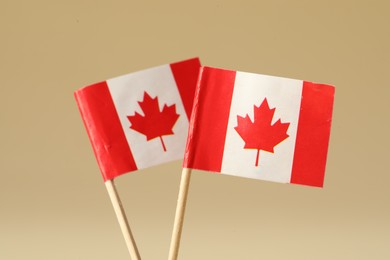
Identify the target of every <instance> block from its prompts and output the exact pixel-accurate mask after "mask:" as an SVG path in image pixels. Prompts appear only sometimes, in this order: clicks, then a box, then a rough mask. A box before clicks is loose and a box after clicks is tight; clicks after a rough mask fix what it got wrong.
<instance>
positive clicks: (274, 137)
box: [234, 98, 290, 166]
mask: <svg viewBox="0 0 390 260" xmlns="http://www.w3.org/2000/svg"><path fill="white" fill-rule="evenodd" d="M274 113H275V108H272V109H270V108H269V105H268V102H267V99H266V98H265V99H264V100H263V102H262V103H261V105H260V106H259V107H256V106H253V114H254V120H253V122H252V121H251V119H250V118H249V116H248V114H247V115H246V116H245V118H244V117H241V116H237V126H236V127H235V128H234V129H235V130H236V131H237V133H238V134H239V135H240V136H241V138H242V139H243V140H244V142H245V146H244V149H256V150H257V155H256V166H258V165H259V155H260V150H263V151H267V152H271V153H273V152H274V147H275V146H276V145H277V144H279V143H280V142H282V141H283V140H285V139H286V138H287V137H288V134H287V129H288V127H289V126H290V123H282V122H281V121H280V119H278V121H276V122H275V123H274V124H273V125H271V123H272V118H273V117H274Z"/></svg>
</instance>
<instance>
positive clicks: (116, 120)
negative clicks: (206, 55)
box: [75, 58, 200, 181]
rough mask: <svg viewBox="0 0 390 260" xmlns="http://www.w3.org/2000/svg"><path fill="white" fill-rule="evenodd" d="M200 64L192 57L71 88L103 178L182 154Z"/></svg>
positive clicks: (179, 157) (113, 176)
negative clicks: (80, 87) (77, 88)
mask: <svg viewBox="0 0 390 260" xmlns="http://www.w3.org/2000/svg"><path fill="white" fill-rule="evenodd" d="M199 69H200V62H199V59H198V58H194V59H190V60H186V61H181V62H177V63H172V64H167V65H163V66H159V67H155V68H150V69H146V70H143V71H139V72H135V73H130V74H127V75H123V76H120V77H117V78H113V79H109V80H106V81H103V82H100V83H97V84H93V85H91V86H88V87H84V88H82V89H80V90H77V91H76V92H75V98H76V101H77V104H78V106H79V109H80V113H81V116H82V118H83V121H84V124H85V127H86V129H87V132H88V135H89V138H90V140H91V143H92V146H93V149H94V152H95V156H96V159H97V161H98V164H99V167H100V170H101V172H102V174H103V178H104V180H105V181H106V180H111V179H114V178H115V177H117V176H119V175H122V174H124V173H127V172H131V171H135V170H138V169H142V168H147V167H150V166H154V165H157V164H161V163H165V162H169V161H173V160H179V159H182V158H183V154H184V148H185V142H186V137H187V132H188V125H189V119H190V115H191V109H192V105H193V100H194V93H195V87H196V81H197V77H198V73H199Z"/></svg>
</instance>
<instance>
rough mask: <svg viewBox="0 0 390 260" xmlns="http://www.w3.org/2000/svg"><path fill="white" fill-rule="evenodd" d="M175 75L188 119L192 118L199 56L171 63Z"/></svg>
mask: <svg viewBox="0 0 390 260" xmlns="http://www.w3.org/2000/svg"><path fill="white" fill-rule="evenodd" d="M170 66H171V70H172V73H173V77H174V78H175V81H176V85H177V88H178V89H179V93H180V97H181V100H182V102H183V105H184V109H185V111H186V114H187V118H188V120H190V118H191V111H192V105H193V103H194V94H195V88H196V82H197V80H198V73H199V69H200V61H199V59H198V58H194V59H190V60H186V61H181V62H176V63H172V64H170Z"/></svg>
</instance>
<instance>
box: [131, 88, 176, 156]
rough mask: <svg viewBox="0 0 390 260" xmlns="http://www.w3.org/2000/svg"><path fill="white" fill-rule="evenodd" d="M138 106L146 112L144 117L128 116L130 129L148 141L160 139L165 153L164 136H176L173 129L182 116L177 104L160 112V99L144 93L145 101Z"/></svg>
mask: <svg viewBox="0 0 390 260" xmlns="http://www.w3.org/2000/svg"><path fill="white" fill-rule="evenodd" d="M138 104H139V106H140V107H141V109H142V111H143V112H144V116H141V115H140V114H138V113H137V112H135V113H134V115H133V116H128V117H127V118H128V119H129V121H130V123H131V126H130V128H131V129H133V130H135V131H137V132H139V133H141V134H144V135H145V136H146V140H147V141H150V140H152V139H154V138H157V137H159V138H160V141H161V144H162V146H163V149H164V152H165V151H166V150H167V149H166V148H165V144H164V141H163V139H162V136H164V135H173V134H174V133H173V131H172V128H173V126H174V125H175V123H176V121H177V119H178V118H179V116H180V115H179V114H177V113H176V106H175V104H173V105H171V106H167V105H166V104H165V105H164V107H163V109H162V110H161V111H160V108H159V104H158V97H155V98H151V97H150V96H149V94H148V93H147V92H144V100H143V101H138Z"/></svg>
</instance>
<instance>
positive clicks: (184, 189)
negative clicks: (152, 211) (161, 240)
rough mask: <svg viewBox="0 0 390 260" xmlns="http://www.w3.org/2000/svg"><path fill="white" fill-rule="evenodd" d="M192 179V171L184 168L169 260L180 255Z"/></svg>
mask: <svg viewBox="0 0 390 260" xmlns="http://www.w3.org/2000/svg"><path fill="white" fill-rule="evenodd" d="M190 179H191V169H187V168H183V171H182V174H181V181H180V189H179V197H178V199H177V206H176V214H175V222H174V224H173V232H172V238H171V246H170V249H169V257H168V259H169V260H176V259H177V256H178V254H179V246H180V237H181V231H182V228H183V221H184V212H185V208H186V202H187V195H188V188H189V185H190Z"/></svg>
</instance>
